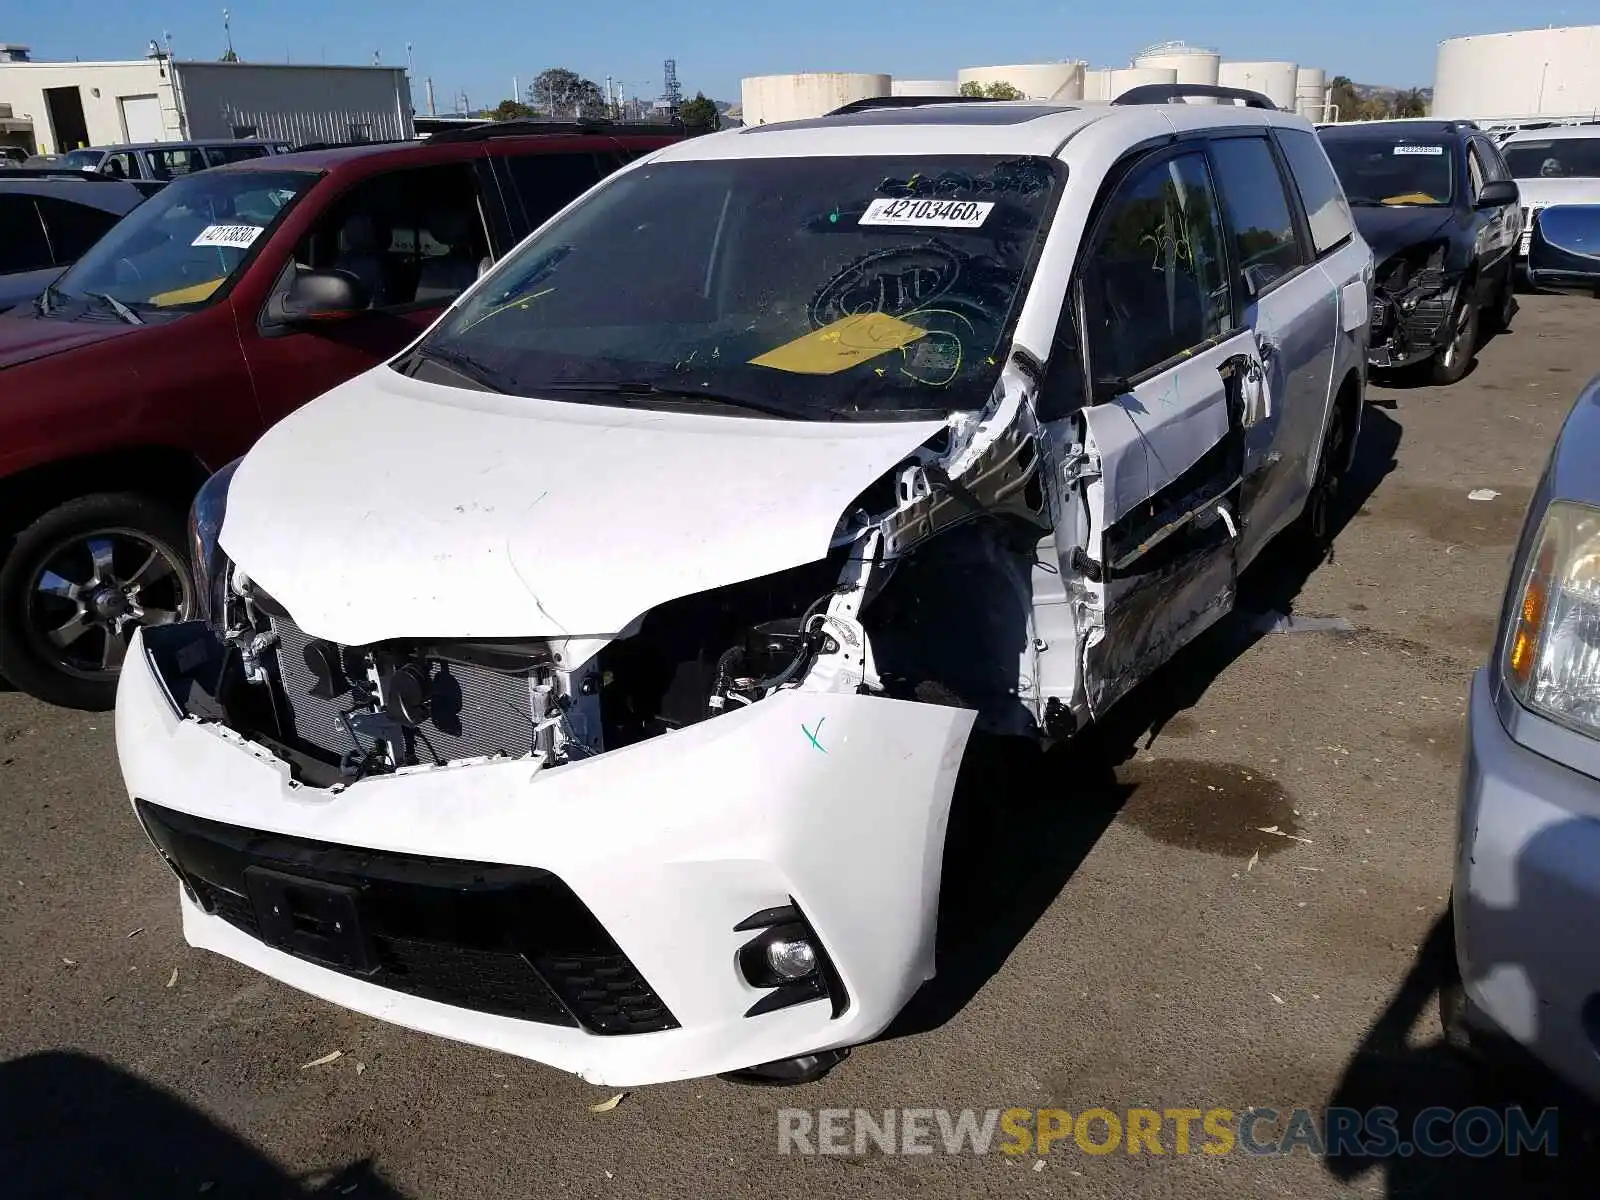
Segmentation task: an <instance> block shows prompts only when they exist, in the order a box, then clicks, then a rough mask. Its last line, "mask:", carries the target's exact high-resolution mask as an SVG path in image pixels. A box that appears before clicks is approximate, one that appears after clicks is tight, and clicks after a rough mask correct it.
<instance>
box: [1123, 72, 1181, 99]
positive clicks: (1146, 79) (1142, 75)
mask: <svg viewBox="0 0 1600 1200" xmlns="http://www.w3.org/2000/svg"><path fill="white" fill-rule="evenodd" d="M1177 82H1178V73H1177V71H1175V70H1173V69H1172V68H1171V67H1118V68H1116V69H1115V70H1113V71H1111V72H1109V78H1108V80H1107V81H1106V99H1108V100H1115V99H1116V98H1117V97H1118V96H1120V95H1122V93H1123V92H1126V91H1127V90H1128V89H1129V88H1136V87H1143V86H1144V85H1145V84H1147V83H1177Z"/></svg>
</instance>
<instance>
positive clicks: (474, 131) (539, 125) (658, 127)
mask: <svg viewBox="0 0 1600 1200" xmlns="http://www.w3.org/2000/svg"><path fill="white" fill-rule="evenodd" d="M684 129H685V125H684V123H683V121H681V120H677V121H611V120H607V119H605V118H603V117H593V118H591V117H580V118H578V119H577V120H574V121H544V120H540V119H538V118H533V119H530V120H516V121H492V120H490V121H484V122H482V123H481V124H477V125H465V126H462V127H461V128H459V129H441V130H440V131H439V132H438V133H435V134H433V135H432V136H431V137H429V138H428V141H430V142H481V141H486V140H488V139H489V138H502V137H527V136H531V135H535V134H553V133H565V134H583V133H621V134H626V133H681V132H683V131H684Z"/></svg>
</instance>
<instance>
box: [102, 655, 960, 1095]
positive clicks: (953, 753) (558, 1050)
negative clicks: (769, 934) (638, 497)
mask: <svg viewBox="0 0 1600 1200" xmlns="http://www.w3.org/2000/svg"><path fill="white" fill-rule="evenodd" d="M189 628H191V627H187V626H171V627H167V629H166V630H164V631H163V633H162V636H163V637H166V638H182V637H184V636H187V635H186V634H185V632H184V631H185V630H187V629H189ZM195 628H196V630H197V631H196V632H195V633H194V634H193V636H196V637H201V636H208V635H205V634H204V632H203V630H199V629H198V627H195ZM179 657H180V658H181V652H180V654H179ZM163 658H164V661H165V656H163ZM972 716H973V714H972V713H971V712H969V711H966V710H962V709H955V708H944V707H937V706H932V705H922V704H913V703H907V702H902V701H894V700H885V699H879V698H874V697H867V696H860V695H854V694H850V695H833V694H816V693H802V692H798V691H788V692H781V693H779V694H777V695H774V696H772V697H770V698H769V699H767V700H764V701H762V702H761V703H759V704H756V705H752V706H750V707H748V708H745V709H742V710H739V711H737V712H732V713H729V714H727V715H724V716H721V717H718V718H716V719H715V720H711V721H706V722H702V723H700V724H698V725H693V726H690V727H688V728H685V729H682V730H679V731H677V732H675V733H672V734H668V735H665V736H662V737H658V738H655V739H652V740H650V741H647V742H641V743H638V744H636V745H633V746H628V747H625V748H623V749H620V750H616V751H613V752H611V753H609V754H605V755H602V756H600V757H598V758H595V759H592V760H589V761H586V762H580V763H577V764H573V765H570V766H565V767H557V768H547V769H544V770H538V769H536V764H535V763H534V762H533V761H532V760H531V759H501V760H494V761H479V762H469V763H460V764H451V765H446V766H443V767H429V768H411V769H408V770H406V771H402V772H398V773H395V774H392V775H385V776H377V777H373V778H368V779H364V780H362V781H360V782H357V783H354V784H352V785H350V786H348V787H344V788H342V789H332V788H330V789H320V788H315V787H311V786H307V785H305V784H302V783H300V782H298V781H297V780H295V779H294V778H292V776H291V770H290V767H289V765H288V764H287V763H285V762H284V761H283V760H282V759H280V758H278V757H276V756H275V755H274V754H273V753H272V752H271V751H269V750H267V749H266V748H265V747H262V746H260V745H257V744H254V743H252V742H249V741H247V740H245V739H244V738H243V737H241V736H240V735H238V734H237V733H234V732H233V731H232V730H229V729H227V728H226V727H224V726H222V725H220V724H217V723H207V722H202V721H200V720H197V719H195V718H192V717H186V716H184V715H183V714H182V712H181V710H180V709H179V708H178V706H177V704H176V703H175V701H174V700H173V690H172V687H171V686H170V685H169V683H167V682H166V681H164V680H163V679H162V677H161V675H160V674H159V673H158V670H157V668H156V667H155V666H154V664H153V660H152V656H151V655H150V653H149V652H148V650H147V647H146V643H145V637H144V635H142V634H141V635H138V636H136V638H135V640H134V643H133V645H132V646H131V647H130V649H129V653H128V658H127V663H126V665H125V667H124V669H123V673H122V681H121V684H120V687H119V692H118V697H117V713H116V727H117V752H118V757H119V760H120V763H121V768H122V774H123V778H124V780H125V782H126V785H127V788H128V792H129V794H130V796H131V797H132V798H133V799H134V801H135V803H136V804H138V803H139V802H143V803H144V804H145V805H154V806H159V809H158V810H147V811H146V815H147V816H148V815H149V814H150V812H151V811H159V810H167V811H170V812H173V813H177V814H188V815H189V816H190V817H194V818H199V819H201V821H202V822H215V823H219V824H220V826H222V827H224V830H223V833H224V834H229V831H228V829H227V828H226V827H231V829H232V834H237V835H240V838H241V839H242V841H243V843H244V844H246V845H250V844H260V843H261V842H263V841H271V840H272V838H273V837H274V836H275V837H276V838H277V839H279V840H280V841H281V840H282V839H298V840H300V841H304V842H310V843H317V844H319V846H320V847H321V848H322V849H321V850H320V851H318V852H319V853H322V852H326V853H329V854H334V855H342V856H343V860H344V861H346V862H348V861H358V860H359V859H360V857H361V856H360V851H362V850H369V851H375V852H378V854H377V855H376V856H374V857H375V858H376V857H383V856H389V857H391V858H392V857H393V856H421V857H425V858H426V859H428V860H430V861H432V862H435V863H443V864H444V865H445V866H446V867H448V866H449V865H450V864H452V863H453V864H457V865H460V864H503V865H506V866H510V867H525V868H534V869H536V871H537V872H538V873H548V874H549V875H550V876H551V877H553V879H554V880H556V881H557V882H558V883H559V885H560V887H561V888H563V889H566V890H567V891H569V892H570V894H571V895H572V896H574V897H576V900H577V901H578V902H579V903H580V904H581V906H582V907H583V908H584V909H585V910H586V911H587V913H588V914H592V917H593V919H594V921H596V922H597V923H598V925H599V927H600V928H601V929H603V931H604V935H605V937H607V938H609V939H610V941H611V942H612V943H614V945H615V947H616V948H617V950H618V952H619V953H620V954H621V955H622V956H624V957H625V961H626V963H627V965H628V966H629V967H630V968H631V969H632V970H633V971H634V972H635V973H636V975H637V976H638V978H639V979H640V980H642V981H645V982H646V983H647V985H648V988H649V990H650V994H651V995H652V996H653V997H654V998H655V999H657V1000H659V1003H660V1005H661V1006H662V1007H663V1008H664V1009H665V1010H666V1011H667V1012H669V1013H670V1017H671V1023H672V1024H675V1027H671V1028H663V1029H660V1030H659V1031H656V1032H620V1034H619V1035H616V1036H607V1035H605V1034H604V1033H603V1032H594V1031H592V1028H590V1027H585V1025H584V1023H583V1022H579V1021H574V1022H572V1023H570V1024H557V1023H551V1022H550V1021H545V1020H536V1019H525V1018H521V1017H517V1016H508V1015H505V1011H504V1010H505V1007H506V1006H505V1005H500V1006H499V1007H500V1008H501V1009H502V1011H499V1012H493V1011H484V1010H483V1008H482V1007H467V1006H464V1005H463V1004H461V1003H444V1002H441V1001H440V1000H437V999H433V998H430V997H429V996H428V995H424V994H415V992H416V989H413V990H412V991H411V992H406V991H402V990H399V989H398V988H397V987H391V986H385V983H386V976H385V969H383V968H380V969H378V970H377V971H376V973H374V974H370V975H364V976H363V975H356V974H352V973H350V972H348V971H341V970H336V969H331V968H330V967H327V966H324V965H321V964H319V963H318V962H316V961H312V960H310V959H308V958H306V957H301V956H298V955H297V954H295V953H289V952H286V951H284V950H280V949H275V948H273V946H271V945H268V944H267V943H266V942H265V941H263V940H260V939H259V938H258V937H256V936H252V934H251V932H249V931H248V927H249V925H250V922H249V921H248V920H241V919H238V918H237V914H236V915H235V916H236V919H235V920H233V921H231V922H230V920H228V919H226V917H227V915H228V914H227V913H225V912H223V911H221V910H219V911H217V912H208V911H207V910H206V908H205V907H203V906H202V904H201V903H200V897H199V896H198V895H197V894H196V893H193V892H191V891H190V889H188V888H187V887H186V888H184V889H182V909H183V929H184V936H185V937H186V939H187V940H188V941H189V942H190V944H192V945H195V946H198V947H202V948H205V949H209V950H214V951H216V952H217V953H219V954H222V955H225V956H226V957H229V958H232V959H235V960H236V961H238V962H241V963H244V964H245V965H246V966H250V967H253V968H255V969H256V970H259V971H261V972H263V973H264V974H267V975H270V976H272V977H273V978H275V979H279V980H281V981H283V982H284V983H287V984H289V985H291V986H293V987H297V988H300V989H301V990H303V991H306V992H309V993H311V994H313V995H316V996H320V997H321V998H323V999H325V1000H329V1001H331V1002H333V1003H335V1004H339V1005H342V1006H344V1007H347V1008H351V1009H354V1010H356V1011H359V1012H362V1013H366V1014H368V1015H370V1016H374V1017H378V1018H381V1019H383V1020H387V1021H393V1022H395V1023H397V1024H400V1025H404V1026H407V1027H409V1028H413V1029H418V1030H422V1031H424V1032H429V1033H436V1034H439V1035H441V1036H444V1037H450V1038H455V1039H458V1040H460V1041H464V1042H470V1043H473V1044H476V1045H480V1046H485V1047H489V1048H491V1049H496V1050H503V1051H505V1052H507V1053H511V1054H516V1055H519V1056H522V1057H525V1058H530V1059H534V1060H537V1061H539V1062H544V1063H548V1064H550V1065H552V1066H555V1067H559V1068H561V1069H563V1070H566V1071H570V1072H573V1073H575V1074H577V1075H580V1076H582V1077H583V1078H585V1079H587V1080H589V1081H591V1082H594V1083H603V1084H610V1085H615V1086H637V1085H641V1084H646V1083H656V1082H663V1081H667V1080H672V1079H682V1078H690V1077H694V1076H700V1075H708V1074H715V1073H719V1072H723V1071H728V1070H735V1069H738V1068H741V1067H747V1066H752V1065H756V1064H759V1063H765V1062H770V1061H774V1060H778V1059H783V1058H789V1057H793V1056H796V1055H800V1054H806V1053H810V1052H813V1051H818V1050H824V1049H830V1048H833V1047H838V1046H847V1045H852V1044H856V1043H860V1042H863V1041H867V1040H870V1039H871V1038H873V1037H875V1036H876V1035H877V1034H878V1033H880V1032H881V1031H882V1030H883V1029H884V1027H885V1026H887V1025H888V1023H889V1022H890V1021H891V1020H892V1019H893V1018H894V1017H895V1015H896V1014H897V1013H898V1012H899V1010H900V1009H901V1008H902V1007H903V1006H904V1005H905V1003H906V1001H907V1000H908V999H909V998H910V997H911V994H912V993H913V992H914V991H915V990H916V988H917V987H918V986H920V985H921V983H922V982H923V981H924V980H926V979H927V978H929V977H931V976H932V973H933V948H934V929H935V919H936V913H937V907H938V890H939V873H940V867H941V862H942V856H943V850H944V835H945V826H946V822H947V820H948V816H949V805H950V798H951V794H952V791H953V789H954V784H955V778H956V773H957V769H958V767H959V765H960V760H961V757H962V753H963V749H964V747H965V744H966V739H967V735H968V733H969V731H970V729H971V724H972ZM813 739H815V740H813ZM252 831H260V832H261V833H262V834H263V835H264V837H262V838H254V839H253V838H252V837H251V836H250V835H251V833H252ZM232 834H229V836H232ZM280 858H281V856H280ZM275 865H281V864H275ZM384 869H385V870H388V869H389V868H388V867H385V868H384ZM364 887H365V884H364V883H362V882H359V881H358V883H357V886H356V887H355V889H354V890H355V891H357V892H361V891H362V890H363V888H364ZM233 902H234V903H235V904H239V903H248V902H249V901H248V899H247V898H244V897H238V896H234V897H233ZM790 903H793V904H794V905H795V906H797V907H798V908H799V909H800V911H801V912H802V913H803V914H804V916H805V918H806V919H807V921H808V922H809V924H810V926H811V928H812V929H813V930H814V931H815V933H816V935H817V938H818V940H819V941H820V943H821V945H822V947H823V949H824V951H825V952H826V954H827V956H828V957H829V959H830V960H831V963H832V966H833V968H834V969H835V970H836V972H837V977H838V981H839V982H840V983H841V984H842V992H843V995H844V997H846V998H847V999H846V1003H845V1004H844V1005H843V1007H842V1011H840V1012H839V1013H838V1014H837V1015H835V1012H834V1008H833V1006H832V1005H830V1003H829V1002H828V1001H827V1000H814V1001H809V1002H804V1003H799V1004H795V1005H793V1006H792V1007H787V1008H780V1009H777V1010H776V1011H768V1012H762V1013H759V1014H758V1015H755V1016H748V1015H746V1014H747V1012H748V1011H749V1010H750V1009H751V1008H752V1006H754V1005H755V1004H756V1003H757V1002H758V1001H760V1000H762V999H763V998H764V997H766V996H767V995H768V992H766V991H763V990H762V989H758V988H756V987H754V986H752V985H751V984H749V983H747V982H746V981H745V979H744V978H743V976H742V975H741V974H740V973H739V969H738V966H737V962H736V958H737V952H738V950H739V948H740V946H741V945H743V944H744V943H745V942H747V941H748V940H749V939H750V936H751V935H750V933H749V932H748V931H736V930H735V929H734V926H736V925H738V924H739V923H740V922H742V921H744V920H745V919H746V918H748V917H750V916H751V915H752V914H754V913H757V912H759V911H761V910H765V909H771V908H775V907H780V906H783V905H786V904H790ZM424 924H426V921H424ZM423 990H424V991H425V990H426V989H423ZM556 990H557V991H558V992H559V991H560V990H561V989H560V987H559V986H558V987H557V989H556ZM491 1007H494V1006H491ZM513 1011H515V1009H513Z"/></svg>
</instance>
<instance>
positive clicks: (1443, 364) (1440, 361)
mask: <svg viewBox="0 0 1600 1200" xmlns="http://www.w3.org/2000/svg"><path fill="white" fill-rule="evenodd" d="M1477 348H1478V307H1477V305H1475V304H1473V303H1472V301H1471V300H1470V299H1464V300H1462V302H1461V311H1460V312H1459V313H1458V314H1457V316H1456V321H1455V333H1454V334H1453V335H1452V336H1451V338H1450V342H1449V344H1448V345H1447V346H1445V348H1444V349H1443V350H1441V351H1439V353H1438V355H1437V356H1436V357H1435V358H1434V360H1433V362H1432V363H1431V364H1430V366H1429V373H1430V376H1431V378H1432V380H1433V382H1434V383H1435V384H1437V385H1438V386H1440V387H1444V386H1448V385H1449V384H1452V383H1457V382H1459V381H1460V379H1461V377H1462V376H1464V375H1465V374H1466V373H1467V368H1468V367H1470V366H1471V365H1472V352H1473V351H1474V350H1476V349H1477Z"/></svg>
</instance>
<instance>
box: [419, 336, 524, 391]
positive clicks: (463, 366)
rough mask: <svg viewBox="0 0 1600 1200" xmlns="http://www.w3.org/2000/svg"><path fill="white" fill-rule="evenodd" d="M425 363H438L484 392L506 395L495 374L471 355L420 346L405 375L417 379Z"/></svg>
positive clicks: (436, 347) (435, 347)
mask: <svg viewBox="0 0 1600 1200" xmlns="http://www.w3.org/2000/svg"><path fill="white" fill-rule="evenodd" d="M425 362H436V363H438V364H439V365H440V366H442V367H444V368H445V370H447V371H449V372H451V373H452V374H454V375H459V376H460V377H461V378H463V379H465V380H467V382H469V383H471V384H473V385H474V386H476V387H478V388H481V389H482V390H483V391H486V392H496V393H498V394H500V395H502V396H503V395H505V390H506V389H505V388H504V387H502V386H501V384H500V382H499V380H498V379H496V378H495V376H494V374H493V372H491V371H490V370H489V368H488V367H486V366H484V365H483V364H482V363H481V362H479V361H478V360H477V359H475V358H473V357H472V356H471V355H470V354H463V353H461V352H460V351H459V350H445V349H442V348H440V347H438V346H419V347H417V349H416V350H415V351H413V353H412V355H411V362H410V363H409V364H407V368H408V369H407V370H406V372H405V374H407V375H410V376H413V377H415V375H416V373H417V368H418V367H419V366H421V365H422V364H423V363H425Z"/></svg>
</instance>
